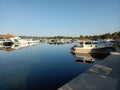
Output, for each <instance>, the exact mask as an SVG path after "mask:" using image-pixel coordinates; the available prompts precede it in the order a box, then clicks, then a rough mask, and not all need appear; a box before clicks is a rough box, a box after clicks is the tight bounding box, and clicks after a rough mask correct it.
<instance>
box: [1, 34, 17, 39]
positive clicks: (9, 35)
mask: <svg viewBox="0 0 120 90" xmlns="http://www.w3.org/2000/svg"><path fill="white" fill-rule="evenodd" d="M14 37H15V36H13V35H11V34H6V35H3V36H0V38H14Z"/></svg>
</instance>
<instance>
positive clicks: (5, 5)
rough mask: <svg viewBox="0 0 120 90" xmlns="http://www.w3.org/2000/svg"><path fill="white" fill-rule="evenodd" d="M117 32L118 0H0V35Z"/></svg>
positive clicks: (119, 28) (119, 3) (119, 8)
mask: <svg viewBox="0 0 120 90" xmlns="http://www.w3.org/2000/svg"><path fill="white" fill-rule="evenodd" d="M117 31H120V0H0V34H7V33H10V34H13V35H26V36H58V35H60V36H80V35H99V34H104V33H113V32H117Z"/></svg>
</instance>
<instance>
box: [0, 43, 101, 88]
mask: <svg viewBox="0 0 120 90" xmlns="http://www.w3.org/2000/svg"><path fill="white" fill-rule="evenodd" d="M74 45H76V43H69V44H52V45H51V44H49V43H39V44H36V45H32V44H31V45H30V44H20V45H15V44H13V45H12V46H6V47H5V46H4V47H2V46H1V47H0V62H1V63H0V89H1V90H10V89H11V88H12V89H16V90H17V89H19V90H57V89H58V88H59V87H61V86H62V85H64V84H66V83H67V82H69V81H70V80H72V79H73V78H75V77H76V76H77V75H79V74H82V73H83V72H85V71H86V70H87V69H89V68H90V67H92V66H93V65H94V64H95V63H97V62H99V61H101V60H103V59H99V58H94V62H93V63H88V64H85V63H82V64H80V63H79V64H78V62H76V59H77V58H78V57H81V56H80V55H79V54H76V55H75V56H74V55H73V54H72V53H71V47H72V46H74ZM56 52H57V53H56ZM89 56H90V55H89ZM92 56H93V55H92ZM82 57H85V55H83V56H82ZM94 57H95V56H94ZM99 57H102V55H101V56H100V55H99ZM3 79H4V80H3Z"/></svg>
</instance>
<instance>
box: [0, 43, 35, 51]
mask: <svg viewBox="0 0 120 90" xmlns="http://www.w3.org/2000/svg"><path fill="white" fill-rule="evenodd" d="M33 45H35V44H33V43H29V44H19V45H16V44H13V45H0V50H3V51H6V52H11V51H14V50H18V49H22V48H27V47H29V46H33Z"/></svg>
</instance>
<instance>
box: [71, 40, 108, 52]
mask: <svg viewBox="0 0 120 90" xmlns="http://www.w3.org/2000/svg"><path fill="white" fill-rule="evenodd" d="M72 52H75V53H76V52H78V53H109V50H108V48H106V47H105V45H104V44H101V43H98V42H93V41H90V42H83V43H82V45H81V46H74V47H72Z"/></svg>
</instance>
